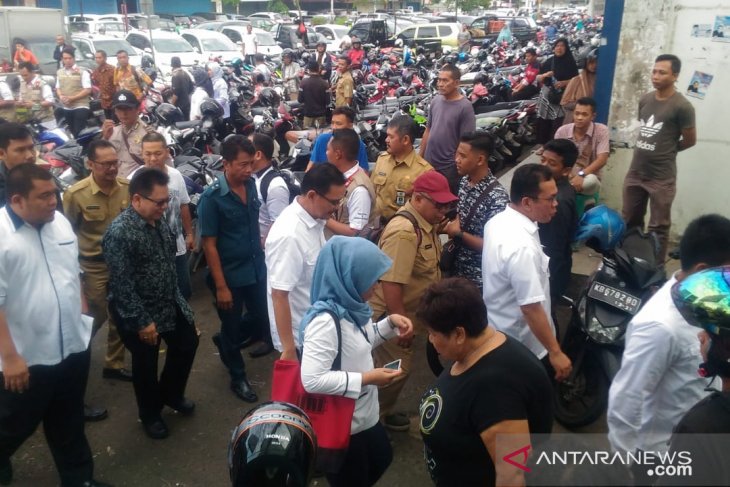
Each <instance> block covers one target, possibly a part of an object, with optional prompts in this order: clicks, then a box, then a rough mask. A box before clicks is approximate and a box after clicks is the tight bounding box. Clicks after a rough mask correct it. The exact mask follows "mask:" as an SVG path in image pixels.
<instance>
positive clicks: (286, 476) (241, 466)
mask: <svg viewBox="0 0 730 487" xmlns="http://www.w3.org/2000/svg"><path fill="white" fill-rule="evenodd" d="M316 450H317V442H316V438H315V434H314V429H313V428H312V425H311V423H310V422H309V418H308V417H307V415H306V413H305V412H304V411H302V410H301V409H299V408H298V407H296V406H294V405H292V404H288V403H285V402H267V403H264V404H261V405H259V406H257V407H255V408H253V409H252V410H250V411H249V412H248V413H247V414H246V416H244V417H243V419H242V420H241V422H240V423H239V425H238V426H237V427H236V429H235V430H234V431H233V435H232V436H231V442H230V445H229V447H228V471H229V474H230V477H231V484H232V485H233V487H243V486H254V485H255V486H257V487H266V486H272V487H273V486H277V487H279V486H281V487H284V486H293V487H294V486H296V487H300V486H301V487H304V486H306V485H308V484H309V480H310V478H311V476H312V473H313V472H314V460H315V455H316Z"/></svg>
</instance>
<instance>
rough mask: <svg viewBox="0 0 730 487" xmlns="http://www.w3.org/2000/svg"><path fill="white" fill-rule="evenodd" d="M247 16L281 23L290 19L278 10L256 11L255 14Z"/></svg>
mask: <svg viewBox="0 0 730 487" xmlns="http://www.w3.org/2000/svg"><path fill="white" fill-rule="evenodd" d="M248 18H249V19H250V18H254V19H256V18H258V19H268V20H270V21H271V22H276V23H280V24H283V23H284V22H291V19H289V18H288V17H287V18H285V17H284V16H283V15H281V14H280V13H278V12H256V13H255V14H251V15H249V16H248Z"/></svg>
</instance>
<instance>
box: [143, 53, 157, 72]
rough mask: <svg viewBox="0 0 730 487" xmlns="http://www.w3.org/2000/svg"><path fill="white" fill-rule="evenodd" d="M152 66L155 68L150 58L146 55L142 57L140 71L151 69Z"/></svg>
mask: <svg viewBox="0 0 730 487" xmlns="http://www.w3.org/2000/svg"><path fill="white" fill-rule="evenodd" d="M154 66H155V60H154V59H152V56H148V55H145V56H142V63H141V68H142V69H147V68H152V67H154Z"/></svg>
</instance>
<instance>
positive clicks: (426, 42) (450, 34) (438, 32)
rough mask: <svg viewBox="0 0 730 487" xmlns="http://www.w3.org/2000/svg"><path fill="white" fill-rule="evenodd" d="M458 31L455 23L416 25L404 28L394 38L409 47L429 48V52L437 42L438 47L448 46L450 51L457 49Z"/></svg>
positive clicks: (459, 25)
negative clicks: (407, 44) (401, 40)
mask: <svg viewBox="0 0 730 487" xmlns="http://www.w3.org/2000/svg"><path fill="white" fill-rule="evenodd" d="M460 29H461V24H458V23H456V22H444V23H435V24H416V25H412V26H410V27H406V28H405V29H403V30H402V31H400V32H399V33H398V35H397V36H396V37H397V38H398V39H403V41H404V42H405V41H408V43H409V44H410V45H416V46H424V47H427V48H428V47H429V46H430V47H431V50H433V49H434V46H436V42H437V41H438V45H439V46H449V47H450V48H451V49H457V48H458V47H459V40H458V38H457V36H458V35H459V30H460ZM427 50H429V49H427Z"/></svg>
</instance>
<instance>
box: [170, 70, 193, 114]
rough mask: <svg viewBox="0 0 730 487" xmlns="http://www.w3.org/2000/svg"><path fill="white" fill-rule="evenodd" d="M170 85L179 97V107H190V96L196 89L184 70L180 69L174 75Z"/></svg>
mask: <svg viewBox="0 0 730 487" xmlns="http://www.w3.org/2000/svg"><path fill="white" fill-rule="evenodd" d="M170 84H171V86H172V92H173V93H175V95H176V96H177V106H179V107H189V106H190V94H191V93H192V92H193V89H194V88H195V87H194V86H193V81H192V80H191V79H190V76H188V74H187V73H186V72H185V71H183V70H182V69H178V70H177V71H175V72H174V73H173V75H172V79H171V80H170Z"/></svg>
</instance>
